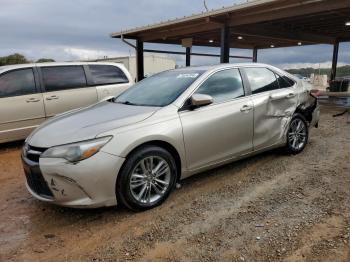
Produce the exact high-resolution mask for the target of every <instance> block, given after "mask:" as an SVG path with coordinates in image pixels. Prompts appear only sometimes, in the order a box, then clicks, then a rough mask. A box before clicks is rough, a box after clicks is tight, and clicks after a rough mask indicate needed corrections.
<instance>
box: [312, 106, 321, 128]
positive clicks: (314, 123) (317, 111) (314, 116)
mask: <svg viewBox="0 0 350 262" xmlns="http://www.w3.org/2000/svg"><path fill="white" fill-rule="evenodd" d="M319 121H320V104H319V102H318V101H317V100H316V105H315V109H314V111H313V112H312V120H311V123H310V126H311V127H318V122H319Z"/></svg>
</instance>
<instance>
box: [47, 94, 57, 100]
mask: <svg viewBox="0 0 350 262" xmlns="http://www.w3.org/2000/svg"><path fill="white" fill-rule="evenodd" d="M56 99H59V97H58V96H56V95H53V96H49V97H46V100H56Z"/></svg>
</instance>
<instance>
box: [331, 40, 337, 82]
mask: <svg viewBox="0 0 350 262" xmlns="http://www.w3.org/2000/svg"><path fill="white" fill-rule="evenodd" d="M338 53H339V40H338V39H337V40H336V41H335V43H334V47H333V59H332V71H331V79H330V80H331V81H333V80H334V79H335V77H336V76H337V65H338Z"/></svg>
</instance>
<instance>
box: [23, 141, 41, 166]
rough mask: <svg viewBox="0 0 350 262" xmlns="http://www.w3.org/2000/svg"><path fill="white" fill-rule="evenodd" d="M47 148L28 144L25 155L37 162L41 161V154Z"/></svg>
mask: <svg viewBox="0 0 350 262" xmlns="http://www.w3.org/2000/svg"><path fill="white" fill-rule="evenodd" d="M45 150H46V148H41V147H34V146H30V145H28V146H27V148H26V152H25V156H26V157H27V158H28V159H29V160H30V161H33V162H35V163H39V158H40V156H41V154H42V153H44V151H45Z"/></svg>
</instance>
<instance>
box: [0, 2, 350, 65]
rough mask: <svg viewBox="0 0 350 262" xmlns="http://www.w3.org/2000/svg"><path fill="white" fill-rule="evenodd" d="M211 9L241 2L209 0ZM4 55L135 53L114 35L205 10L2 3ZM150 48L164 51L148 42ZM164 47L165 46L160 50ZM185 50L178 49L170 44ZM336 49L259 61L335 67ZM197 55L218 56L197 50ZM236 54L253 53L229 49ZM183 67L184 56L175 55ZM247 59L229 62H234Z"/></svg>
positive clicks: (270, 55)
mask: <svg viewBox="0 0 350 262" xmlns="http://www.w3.org/2000/svg"><path fill="white" fill-rule="evenodd" d="M206 1H207V6H208V7H209V9H217V8H221V7H223V6H230V5H232V4H235V3H240V2H242V0H206ZM0 6H1V8H0V56H5V55H9V54H12V53H21V54H24V55H25V56H26V57H27V58H29V59H31V60H36V59H38V58H42V57H45V58H53V59H55V60H56V61H72V60H82V59H84V60H87V59H96V58H102V57H104V56H108V57H115V56H125V55H130V54H131V55H133V54H134V50H132V48H130V47H129V46H127V45H125V44H124V43H123V42H121V41H120V40H119V39H112V38H110V36H109V35H110V33H112V32H116V31H120V30H125V29H128V28H133V27H138V26H143V25H148V24H153V23H157V22H160V21H165V20H168V19H173V18H176V17H183V16H185V15H191V14H193V13H199V12H202V11H204V10H205V9H204V5H203V0H191V1H189V0H119V1H118V0H60V1H54V0H0ZM145 47H146V48H160V47H159V46H158V45H155V44H148V45H146V46H145ZM161 48H162V49H164V47H161ZM166 48H167V49H169V50H179V51H180V50H182V51H183V48H181V47H180V46H167V47H166ZM332 48H333V47H332V46H330V45H317V46H304V47H303V46H302V47H292V48H273V49H267V50H260V51H259V54H258V60H259V62H263V63H268V64H273V65H276V66H279V67H281V68H300V67H305V66H312V67H316V68H318V67H319V66H321V67H327V66H330V64H331V62H330V61H331V58H332ZM193 51H194V52H199V51H202V52H211V53H219V50H218V49H216V48H200V47H195V48H194V49H193ZM231 54H233V55H243V56H246V55H248V56H250V55H252V52H251V50H240V49H231ZM174 58H175V59H176V60H177V63H178V64H179V65H183V64H184V59H185V58H184V56H174ZM244 61H246V60H237V59H231V61H230V62H244ZM192 62H193V64H196V65H197V64H215V63H219V59H218V58H208V57H194V58H193V60H192ZM339 64H340V65H343V64H350V43H343V44H341V46H340V55H339Z"/></svg>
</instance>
